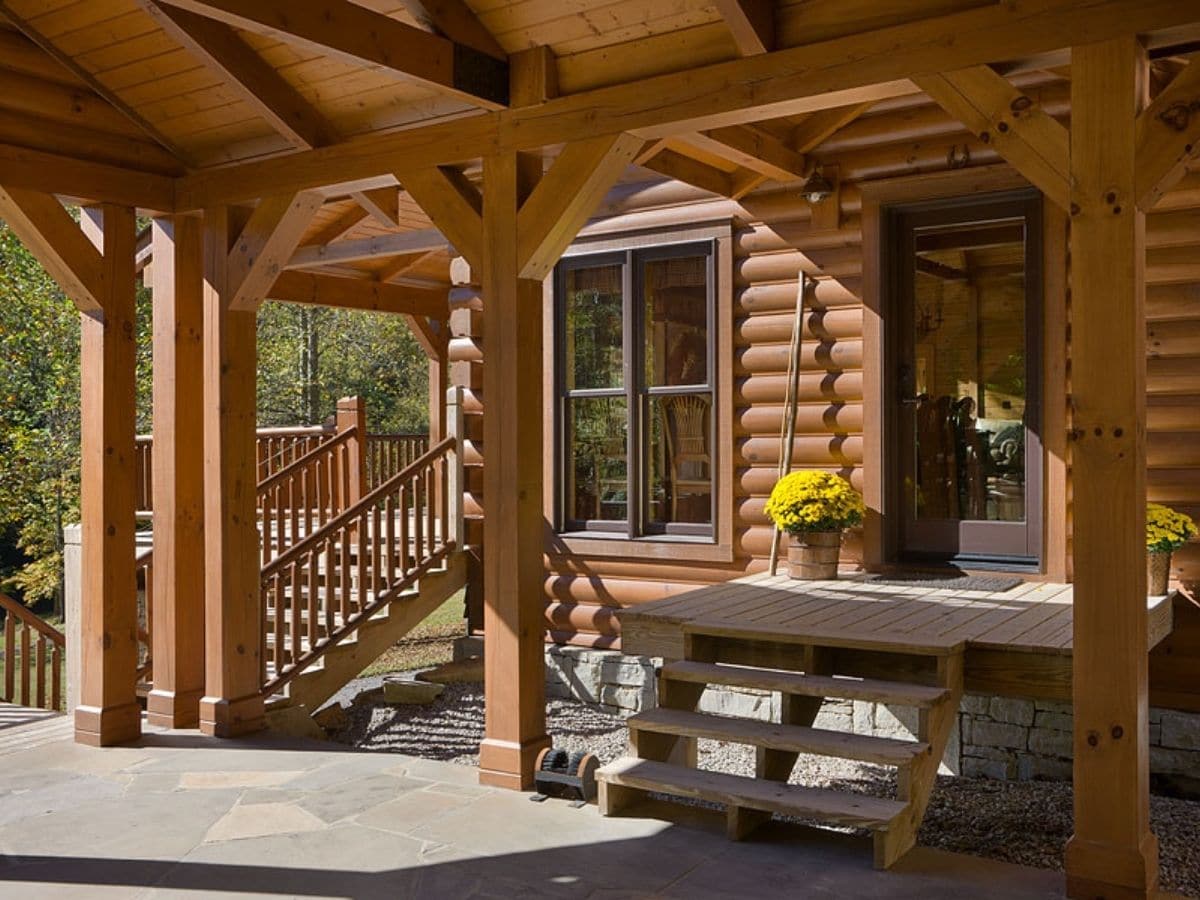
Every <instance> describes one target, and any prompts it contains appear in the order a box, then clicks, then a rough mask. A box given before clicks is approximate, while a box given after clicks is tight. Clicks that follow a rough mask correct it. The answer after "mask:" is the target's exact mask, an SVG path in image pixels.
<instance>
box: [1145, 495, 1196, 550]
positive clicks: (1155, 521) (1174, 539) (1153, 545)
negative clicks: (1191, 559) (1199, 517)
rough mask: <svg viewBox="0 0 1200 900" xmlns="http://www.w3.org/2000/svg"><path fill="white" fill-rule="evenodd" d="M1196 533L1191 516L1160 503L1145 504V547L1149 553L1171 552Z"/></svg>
mask: <svg viewBox="0 0 1200 900" xmlns="http://www.w3.org/2000/svg"><path fill="white" fill-rule="evenodd" d="M1196 535H1197V529H1196V523H1195V522H1194V521H1192V517H1191V516H1188V515H1185V514H1184V513H1181V512H1176V511H1175V510H1173V509H1171V508H1170V507H1169V506H1163V505H1162V504H1161V503H1147V504H1146V549H1148V550H1149V551H1150V552H1151V553H1172V552H1174V551H1175V550H1178V549H1179V548H1180V547H1182V546H1183V545H1184V544H1186V543H1187V542H1188V541H1189V540H1191V539H1192V538H1194V537H1196Z"/></svg>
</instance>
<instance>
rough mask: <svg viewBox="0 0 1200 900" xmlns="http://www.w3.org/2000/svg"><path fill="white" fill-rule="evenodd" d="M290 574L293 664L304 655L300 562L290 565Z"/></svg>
mask: <svg viewBox="0 0 1200 900" xmlns="http://www.w3.org/2000/svg"><path fill="white" fill-rule="evenodd" d="M290 574H291V578H290V579H289V580H290V581H291V587H292V599H291V603H290V607H291V613H292V643H291V651H292V652H291V656H290V661H291V662H293V663H294V662H296V660H298V659H299V658H300V657H301V656H303V655H304V641H303V635H304V632H303V630H302V629H303V626H304V623H303V622H302V621H301V615H300V613H301V611H302V610H303V609H304V605H303V604H302V603H301V601H300V591H301V588H302V587H303V585H304V582H303V581H302V580H301V578H300V561H299V560H297V561H296V562H294V563H292V566H291V572H290Z"/></svg>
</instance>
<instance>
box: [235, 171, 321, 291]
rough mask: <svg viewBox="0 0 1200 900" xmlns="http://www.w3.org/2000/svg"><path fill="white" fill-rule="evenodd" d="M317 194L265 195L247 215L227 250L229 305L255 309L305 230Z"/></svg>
mask: <svg viewBox="0 0 1200 900" xmlns="http://www.w3.org/2000/svg"><path fill="white" fill-rule="evenodd" d="M321 203H322V199H321V195H320V194H317V193H314V192H312V191H306V192H301V193H299V194H295V195H293V196H280V197H268V198H266V199H265V200H263V201H262V202H261V203H260V204H259V205H258V206H257V207H256V208H255V210H254V212H253V213H252V214H251V215H250V219H249V221H247V222H246V226H245V227H244V228H243V229H242V233H241V234H240V235H239V236H238V239H237V241H236V242H235V243H234V246H233V249H232V250H230V251H229V261H228V269H227V273H228V274H227V279H228V281H227V282H226V283H227V285H228V290H229V292H230V295H231V297H232V299H231V300H230V308H231V309H235V310H256V309H258V304H259V303H260V302H261V300H262V298H263V297H264V296H265V295H266V292H267V290H268V289H269V288H270V287H271V286H272V285H273V284H274V283H275V280H276V278H277V277H278V275H279V272H280V271H281V270H282V269H283V268H284V265H285V264H286V261H287V260H288V259H290V258H291V256H292V253H293V252H294V251H295V249H296V245H297V244H299V243H300V238H301V237H303V235H304V232H305V231H306V230H307V229H308V225H309V223H310V222H311V221H312V218H313V216H314V215H316V213H317V210H318V209H320V208H321Z"/></svg>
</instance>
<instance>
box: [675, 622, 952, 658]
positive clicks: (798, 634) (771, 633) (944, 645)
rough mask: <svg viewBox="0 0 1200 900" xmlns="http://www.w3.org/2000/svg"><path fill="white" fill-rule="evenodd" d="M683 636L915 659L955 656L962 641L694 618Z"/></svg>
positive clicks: (923, 634)
mask: <svg viewBox="0 0 1200 900" xmlns="http://www.w3.org/2000/svg"><path fill="white" fill-rule="evenodd" d="M683 630H684V633H685V634H697V635H703V636H709V637H723V638H732V639H735V640H737V639H741V640H749V641H771V642H773V643H781V644H812V645H815V646H818V647H844V648H851V649H856V650H872V651H876V652H882V653H905V654H911V655H915V656H954V655H957V654H959V653H962V651H963V648H964V647H965V646H966V641H964V640H963V639H962V638H955V637H946V636H944V635H940V634H929V633H924V632H918V633H915V634H888V633H886V632H877V633H871V634H864V633H861V632H856V631H854V630H853V629H830V628H812V627H805V626H792V625H779V624H771V625H755V624H750V623H746V622H731V621H728V620H725V619H715V618H714V619H694V620H692V621H690V622H686V623H685V624H684V625H683Z"/></svg>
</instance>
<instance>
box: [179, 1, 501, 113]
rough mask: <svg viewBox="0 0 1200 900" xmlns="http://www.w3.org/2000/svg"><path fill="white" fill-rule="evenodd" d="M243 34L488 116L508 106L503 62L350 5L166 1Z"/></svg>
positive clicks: (287, 2) (379, 14) (322, 2)
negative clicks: (406, 81) (386, 75)
mask: <svg viewBox="0 0 1200 900" xmlns="http://www.w3.org/2000/svg"><path fill="white" fill-rule="evenodd" d="M163 2H165V3H169V4H170V5H171V6H177V7H179V8H180V9H184V10H187V11H188V12H192V13H195V14H196V15H201V16H207V17H209V18H211V19H216V20H217V21H218V22H223V23H224V24H226V25H229V26H232V27H234V28H240V29H242V30H244V31H250V32H254V33H256V34H264V35H269V36H272V37H276V38H279V39H280V40H284V41H288V42H291V43H296V44H300V45H302V46H307V47H311V48H313V49H314V50H316V51H317V52H318V53H323V54H327V55H330V56H334V57H338V58H340V59H344V60H348V61H350V62H352V63H354V64H356V65H361V64H364V63H365V64H367V65H370V66H378V67H379V68H382V69H385V70H387V71H390V72H393V73H395V74H397V75H400V76H402V77H404V78H411V79H415V80H417V81H421V82H424V83H425V84H428V85H430V86H431V87H434V88H437V89H439V90H443V91H446V92H448V93H450V94H453V95H455V96H457V97H459V98H461V99H464V100H466V101H468V102H470V103H473V104H475V105H478V106H482V107H484V108H486V109H501V108H503V107H505V106H507V105H508V62H507V60H498V59H496V58H495V57H494V56H489V55H488V54H486V53H480V52H479V51H478V50H475V49H474V48H472V47H469V46H465V45H463V44H457V43H455V42H454V41H451V40H447V39H446V38H444V37H441V36H439V35H436V34H430V33H429V32H427V31H423V30H422V29H420V28H414V27H413V26H412V25H407V24H405V23H404V22H401V21H398V20H397V19H393V18H390V17H389V16H385V15H383V14H382V13H377V12H374V11H372V10H370V9H367V8H366V7H363V6H358V5H356V4H354V3H350V2H348V0H311V2H308V3H293V2H289V0H163Z"/></svg>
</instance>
